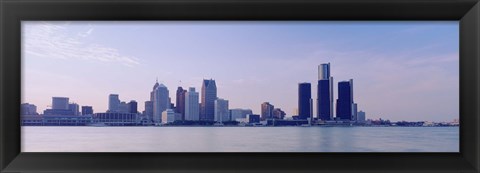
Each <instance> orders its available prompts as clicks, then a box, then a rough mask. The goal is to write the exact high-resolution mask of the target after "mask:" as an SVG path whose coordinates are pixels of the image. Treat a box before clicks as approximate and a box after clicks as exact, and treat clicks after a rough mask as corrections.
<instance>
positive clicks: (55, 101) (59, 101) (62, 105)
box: [52, 97, 68, 110]
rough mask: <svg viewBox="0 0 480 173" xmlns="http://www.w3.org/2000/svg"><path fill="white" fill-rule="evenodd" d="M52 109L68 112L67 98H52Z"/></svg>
mask: <svg viewBox="0 0 480 173" xmlns="http://www.w3.org/2000/svg"><path fill="white" fill-rule="evenodd" d="M52 109H62V110H68V97H52Z"/></svg>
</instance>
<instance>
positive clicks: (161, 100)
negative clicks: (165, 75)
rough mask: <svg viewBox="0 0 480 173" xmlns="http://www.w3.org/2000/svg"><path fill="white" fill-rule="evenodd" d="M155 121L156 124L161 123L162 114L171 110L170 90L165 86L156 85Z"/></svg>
mask: <svg viewBox="0 0 480 173" xmlns="http://www.w3.org/2000/svg"><path fill="white" fill-rule="evenodd" d="M152 93H153V94H152V96H153V119H154V121H155V123H160V122H161V119H162V118H161V117H162V112H163V111H165V110H167V109H168V108H170V98H169V97H168V89H167V87H166V86H165V85H163V84H158V81H157V82H156V83H155V85H154V88H153V91H152Z"/></svg>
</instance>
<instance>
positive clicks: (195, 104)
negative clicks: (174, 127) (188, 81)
mask: <svg viewBox="0 0 480 173" xmlns="http://www.w3.org/2000/svg"><path fill="white" fill-rule="evenodd" d="M184 120H190V121H198V120H200V104H199V96H198V92H195V88H193V87H190V88H189V89H188V92H186V93H185V119H184Z"/></svg>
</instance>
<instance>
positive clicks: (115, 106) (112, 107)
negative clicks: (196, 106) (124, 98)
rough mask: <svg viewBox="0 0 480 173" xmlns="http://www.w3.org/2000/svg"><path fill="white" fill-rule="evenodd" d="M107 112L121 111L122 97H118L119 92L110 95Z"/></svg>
mask: <svg viewBox="0 0 480 173" xmlns="http://www.w3.org/2000/svg"><path fill="white" fill-rule="evenodd" d="M107 112H120V99H119V98H118V94H110V95H109V96H108V111H107Z"/></svg>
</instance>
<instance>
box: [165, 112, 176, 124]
mask: <svg viewBox="0 0 480 173" xmlns="http://www.w3.org/2000/svg"><path fill="white" fill-rule="evenodd" d="M174 121H175V111H173V109H166V110H165V111H163V112H162V124H168V123H172V122H174Z"/></svg>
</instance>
